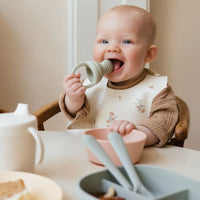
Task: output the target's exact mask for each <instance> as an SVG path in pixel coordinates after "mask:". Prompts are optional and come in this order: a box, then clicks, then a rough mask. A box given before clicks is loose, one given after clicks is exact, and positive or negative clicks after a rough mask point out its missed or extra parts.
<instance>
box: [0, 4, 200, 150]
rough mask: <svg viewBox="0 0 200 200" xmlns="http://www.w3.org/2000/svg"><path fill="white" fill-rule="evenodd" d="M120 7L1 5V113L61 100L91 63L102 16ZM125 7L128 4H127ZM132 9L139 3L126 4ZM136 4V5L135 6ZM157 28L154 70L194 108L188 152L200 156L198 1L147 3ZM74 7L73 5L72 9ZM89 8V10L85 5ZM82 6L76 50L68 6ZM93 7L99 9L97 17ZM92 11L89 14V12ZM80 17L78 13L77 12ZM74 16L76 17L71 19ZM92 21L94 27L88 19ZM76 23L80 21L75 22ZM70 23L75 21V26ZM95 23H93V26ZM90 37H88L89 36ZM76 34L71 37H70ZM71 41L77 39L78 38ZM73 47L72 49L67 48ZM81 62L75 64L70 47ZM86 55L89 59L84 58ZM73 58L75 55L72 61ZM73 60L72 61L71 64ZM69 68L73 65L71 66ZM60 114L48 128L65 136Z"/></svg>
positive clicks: (63, 120)
mask: <svg viewBox="0 0 200 200" xmlns="http://www.w3.org/2000/svg"><path fill="white" fill-rule="evenodd" d="M121 2H122V1H117V0H115V1H114V0H97V1H96V0H87V1H86V0H84V1H83V0H75V1H71V0H59V1H54V0H43V1H40V0H34V1H26V0H18V1H14V2H13V1H11V0H0V91H1V93H0V107H1V108H4V109H7V110H9V111H14V110H15V108H16V106H17V104H18V103H28V104H29V109H30V111H31V112H34V111H36V110H37V109H39V108H40V107H41V106H43V105H45V104H46V103H48V102H50V101H53V100H54V99H57V98H58V97H59V95H60V94H61V93H62V81H63V77H64V75H65V74H66V73H67V72H69V71H70V69H71V68H72V67H73V64H74V63H76V62H78V61H85V60H87V59H92V43H93V39H94V33H95V25H94V24H96V21H97V20H98V18H99V16H101V14H102V13H103V12H104V11H105V10H106V9H108V7H112V6H115V5H119V4H120V3H121ZM124 2H125V1H124ZM127 2H128V3H131V4H133V3H134V2H136V1H131V0H129V1H127ZM137 2H138V1H137ZM143 2H144V5H145V6H147V8H148V9H149V10H150V12H151V13H152V15H153V17H154V19H155V21H156V23H157V39H156V44H157V45H158V49H159V53H158V57H157V58H156V60H155V61H154V62H153V63H151V65H150V67H152V68H154V69H156V70H157V71H158V72H160V73H161V74H163V75H167V76H169V83H170V85H171V86H172V87H173V89H174V91H175V93H176V95H177V96H179V97H181V98H183V99H184V100H185V101H186V103H187V104H188V106H189V108H190V117H191V122H190V130H189V139H188V140H186V144H185V147H187V148H191V149H196V150H200V144H199V141H200V133H199V127H198V123H199V121H200V108H199V107H198V106H199V104H198V103H199V99H200V94H199V92H198V86H199V84H200V77H199V72H200V64H199V62H198V58H199V55H198V50H199V47H200V38H199V35H200V20H199V19H200V13H199V7H200V1H198V0H190V1H188V0H167V1H166V0H150V1H143ZM70 3H71V4H75V5H71V4H70ZM85 3H87V4H88V5H86V4H85ZM77 5H78V6H79V7H78V12H77V14H78V16H79V18H82V19H83V20H84V22H83V21H79V22H78V23H77V24H76V25H77V27H79V28H78V29H77V28H76V27H74V24H71V25H70V26H71V27H74V29H76V35H75V36H76V37H78V36H79V35H82V36H83V39H81V40H79V41H78V42H79V43H78V44H77V43H76V44H74V40H72V41H70V37H69V34H70V33H71V32H70V31H69V27H70V26H69V23H70V20H69V17H70V15H69V12H71V9H70V8H69V6H72V7H73V8H74V6H77ZM92 6H95V7H98V9H97V12H95V13H94V10H93V9H92ZM86 9H88V10H86ZM75 13H76V12H75ZM71 14H72V15H74V13H71ZM84 17H88V19H89V18H91V19H92V20H93V21H92V22H91V24H90V23H89V22H88V21H87V20H85V19H84ZM75 18H76V17H75ZM71 22H72V21H71ZM94 22H95V23H94ZM85 31H87V32H85ZM72 33H73V32H72ZM75 36H74V35H73V37H75ZM70 42H71V46H69V43H70ZM73 44H74V45H79V44H81V47H82V49H81V48H79V46H76V47H77V51H78V55H80V54H83V56H82V57H81V56H80V57H79V59H73V61H70V58H71V56H70V55H71V51H74V49H73V48H72V45H73ZM85 53H87V55H85ZM72 56H74V54H73V55H72ZM69 57H70V58H69ZM70 63H71V64H70ZM65 123H66V119H65V118H64V116H63V115H62V114H58V115H57V116H56V117H55V118H53V119H51V120H49V122H48V123H46V125H45V126H46V128H47V129H48V130H62V131H63V130H65Z"/></svg>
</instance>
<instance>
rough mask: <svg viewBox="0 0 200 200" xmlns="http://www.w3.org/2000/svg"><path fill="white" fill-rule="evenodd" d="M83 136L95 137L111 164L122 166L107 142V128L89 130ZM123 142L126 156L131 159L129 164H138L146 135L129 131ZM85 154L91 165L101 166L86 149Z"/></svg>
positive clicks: (137, 131)
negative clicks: (126, 152)
mask: <svg viewBox="0 0 200 200" xmlns="http://www.w3.org/2000/svg"><path fill="white" fill-rule="evenodd" d="M84 134H85V135H92V136H93V137H95V139H96V140H97V141H98V143H99V144H100V145H101V146H102V148H103V149H104V151H105V152H106V153H107V155H108V156H109V157H110V158H111V160H112V161H113V163H114V164H115V165H117V166H121V165H122V163H121V161H120V159H119V157H118V156H117V154H116V152H115V151H114V149H113V147H112V145H111V143H110V141H109V140H108V134H109V129H108V128H97V129H91V130H87V131H85V133H84ZM123 141H124V143H125V146H126V149H127V151H128V154H129V156H130V158H131V162H132V163H138V162H139V160H140V158H141V155H142V151H143V149H144V144H145V141H146V135H145V134H144V133H143V132H141V131H139V130H133V131H131V133H129V134H127V135H125V136H124V137H123ZM87 154H88V159H89V160H90V161H91V162H92V163H94V164H100V165H102V162H101V161H100V160H99V159H98V158H97V156H95V155H94V153H93V152H92V151H90V150H89V149H88V148H87Z"/></svg>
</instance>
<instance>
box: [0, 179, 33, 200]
mask: <svg viewBox="0 0 200 200" xmlns="http://www.w3.org/2000/svg"><path fill="white" fill-rule="evenodd" d="M0 200H31V197H30V194H29V192H28V190H27V189H26V187H25V184H24V181H23V180H22V179H18V180H15V181H8V182H2V183H0Z"/></svg>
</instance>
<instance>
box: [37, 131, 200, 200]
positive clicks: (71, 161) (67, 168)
mask: <svg viewBox="0 0 200 200" xmlns="http://www.w3.org/2000/svg"><path fill="white" fill-rule="evenodd" d="M40 133H41V135H42V138H43V141H44V148H45V156H44V161H43V163H42V164H40V165H38V166H36V170H35V173H36V174H40V175H42V176H46V177H48V178H50V179H52V180H53V181H55V182H56V183H57V184H58V185H59V186H60V187H61V189H62V191H63V195H64V197H63V200H76V199H78V197H77V194H76V185H77V182H78V180H79V179H80V178H81V177H83V176H86V175H87V174H90V173H93V172H97V171H100V170H104V169H105V168H104V167H102V166H97V165H94V164H92V163H91V162H89V161H88V158H87V154H86V149H85V145H84V143H83V142H82V139H81V136H78V135H71V134H68V133H66V132H50V131H44V132H43V131H41V132H40ZM139 164H148V165H155V166H159V167H162V168H165V169H169V170H171V171H174V172H177V173H179V174H182V175H185V176H188V177H190V178H193V179H196V180H200V173H199V166H200V152H199V151H195V150H191V149H186V148H179V147H173V146H166V147H164V148H155V147H148V148H145V149H144V151H143V154H142V157H141V160H140V162H139Z"/></svg>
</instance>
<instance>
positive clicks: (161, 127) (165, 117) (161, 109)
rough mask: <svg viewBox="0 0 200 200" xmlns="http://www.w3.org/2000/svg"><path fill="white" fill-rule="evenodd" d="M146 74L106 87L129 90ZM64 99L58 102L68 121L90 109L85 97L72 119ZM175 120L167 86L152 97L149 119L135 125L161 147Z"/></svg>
mask: <svg viewBox="0 0 200 200" xmlns="http://www.w3.org/2000/svg"><path fill="white" fill-rule="evenodd" d="M148 73H150V71H149V70H147V69H145V70H144V71H143V73H142V74H141V75H140V76H139V77H137V78H135V79H132V80H128V81H125V82H122V83H119V84H116V83H112V82H110V81H108V84H107V86H108V87H109V88H112V89H118V90H119V89H126V88H130V87H133V86H134V85H136V84H138V83H139V82H141V81H142V80H143V79H144V78H145V77H146V75H147V74H148ZM64 99H65V94H62V95H61V97H60V101H59V104H60V108H61V110H62V112H63V113H64V114H65V116H66V117H67V118H68V119H69V120H70V121H77V120H78V119H80V118H83V117H85V116H86V115H87V114H88V112H89V110H90V107H89V103H88V100H87V97H85V103H84V105H83V107H82V108H81V109H80V110H79V112H77V114H76V116H75V117H72V116H71V115H70V114H69V113H68V112H67V110H66V108H65V103H64V102H65V101H64ZM177 120H178V108H177V104H176V99H175V95H174V93H173V91H172V88H171V87H170V86H169V85H168V86H167V87H166V88H164V89H163V90H162V91H161V92H160V93H159V94H158V95H157V96H155V97H154V99H153V102H152V106H151V111H150V115H149V118H148V119H144V120H141V121H140V122H139V123H138V124H137V125H140V126H145V127H147V128H148V129H150V130H151V131H152V132H153V133H154V134H155V135H156V136H157V137H158V139H159V143H158V144H156V145H155V146H157V147H162V146H163V145H165V144H166V142H167V141H168V140H169V139H170V138H171V137H172V135H173V132H174V128H175V125H176V123H177Z"/></svg>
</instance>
